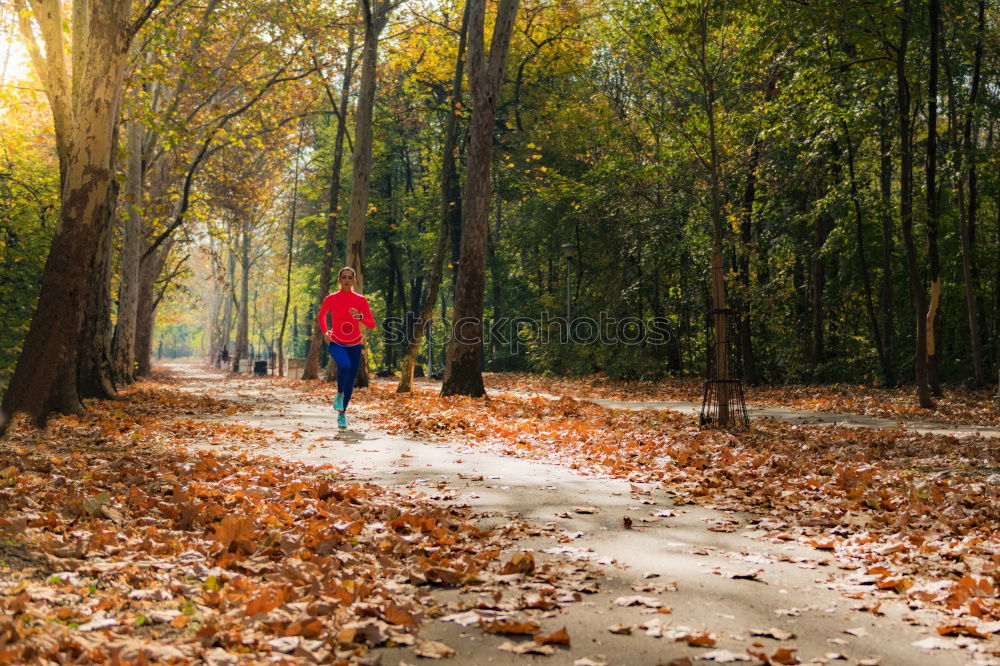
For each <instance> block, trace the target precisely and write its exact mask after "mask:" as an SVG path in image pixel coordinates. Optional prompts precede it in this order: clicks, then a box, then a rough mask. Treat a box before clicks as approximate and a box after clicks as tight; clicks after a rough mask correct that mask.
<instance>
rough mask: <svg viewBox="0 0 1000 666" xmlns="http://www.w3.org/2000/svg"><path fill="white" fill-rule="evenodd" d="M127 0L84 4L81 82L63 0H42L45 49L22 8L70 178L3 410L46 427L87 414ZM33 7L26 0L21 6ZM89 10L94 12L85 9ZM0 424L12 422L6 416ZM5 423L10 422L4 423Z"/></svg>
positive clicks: (35, 5)
mask: <svg viewBox="0 0 1000 666" xmlns="http://www.w3.org/2000/svg"><path fill="white" fill-rule="evenodd" d="M131 5H132V3H131V2H128V1H127V0H91V2H89V3H84V2H79V3H76V5H75V7H74V17H73V18H74V20H73V31H72V40H73V41H72V44H70V45H68V46H69V47H70V50H71V56H72V62H73V69H72V80H71V79H70V73H69V72H68V70H67V62H66V58H65V53H66V51H67V44H66V43H65V33H64V30H63V21H64V17H63V15H62V3H60V2H42V0H32V2H31V10H32V15H33V17H34V18H33V20H34V22H35V23H36V24H37V27H38V34H40V35H41V38H42V40H43V42H44V44H45V49H44V55H42V51H41V49H40V48H39V47H38V44H37V43H36V42H35V37H34V34H35V33H34V31H33V29H32V25H31V23H30V21H29V19H28V18H27V16H26V15H25V14H24V13H23V12H22V13H20V16H21V20H20V23H21V27H22V33H23V35H24V37H25V39H26V42H27V43H28V44H29V52H30V54H31V58H32V62H33V64H34V66H35V69H36V71H37V73H38V75H39V78H40V79H41V81H42V85H43V86H44V88H45V92H46V95H47V97H48V100H49V105H50V107H51V109H52V113H53V120H54V124H55V131H56V145H57V152H58V155H59V167H60V180H61V183H62V193H61V206H60V213H59V223H58V226H57V229H56V233H55V235H54V237H53V239H52V245H51V247H50V250H49V254H48V258H47V260H46V262H45V268H44V270H43V273H42V280H41V290H40V292H39V298H38V304H37V306H36V308H35V313H34V316H33V317H32V320H31V326H30V327H29V330H28V335H27V337H26V338H25V341H24V346H23V347H22V350H21V355H20V356H19V358H18V361H17V365H16V366H15V369H14V373H13V376H12V377H11V381H10V384H9V386H8V389H7V393H6V394H5V395H4V399H3V404H2V412H3V413H4V414H6V415H13V414H14V413H17V412H26V413H27V414H29V415H30V416H31V417H32V418H33V420H34V422H35V423H36V424H38V425H44V424H45V422H46V420H47V418H48V415H49V414H50V413H51V412H54V411H55V412H61V413H79V412H82V410H83V406H82V404H81V402H80V396H79V394H78V391H77V361H78V351H79V334H80V330H81V325H82V324H83V319H84V309H85V307H86V302H87V289H88V288H89V286H90V283H91V280H92V279H93V278H94V271H95V268H96V262H97V260H98V255H99V253H100V251H101V243H102V241H103V240H104V239H105V238H106V235H105V234H106V233H107V229H106V227H107V225H108V224H109V223H110V222H109V217H108V215H107V214H106V211H105V206H106V205H107V201H108V189H109V187H110V186H111V180H112V178H113V174H112V172H111V158H112V151H113V148H114V145H113V141H112V134H113V131H114V128H115V125H116V124H117V122H118V109H119V103H120V97H121V89H122V82H123V77H124V71H125V64H126V61H127V56H128V46H129V43H130V42H131V39H132V35H133V34H134V32H135V30H136V29H137V27H138V26H136V25H130V23H129V10H130V9H131ZM24 8H25V7H24V3H23V2H22V1H20V0H19V2H18V9H20V10H23V9H24ZM84 10H86V11H84ZM0 422H3V423H4V424H6V423H9V419H7V418H2V417H0ZM0 427H3V426H0Z"/></svg>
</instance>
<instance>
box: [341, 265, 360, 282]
mask: <svg viewBox="0 0 1000 666" xmlns="http://www.w3.org/2000/svg"><path fill="white" fill-rule="evenodd" d="M344 271H351V277H352V278H354V279H355V280H357V279H358V274H357V273H356V272H355V271H354V269H353V268H351V267H350V266H344V267H343V268H341V269H340V270H339V271H337V279H338V280H339V279H340V275H341V273H343V272H344Z"/></svg>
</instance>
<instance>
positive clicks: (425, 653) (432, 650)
mask: <svg viewBox="0 0 1000 666" xmlns="http://www.w3.org/2000/svg"><path fill="white" fill-rule="evenodd" d="M416 643H417V644H416V646H415V647H414V648H413V652H414V654H416V655H417V656H418V657H424V658H425V659H444V658H445V657H451V656H454V654H455V650H454V649H453V648H450V647H448V646H447V645H445V644H444V643H441V642H439V641H429V640H425V639H423V638H418V639H417V641H416Z"/></svg>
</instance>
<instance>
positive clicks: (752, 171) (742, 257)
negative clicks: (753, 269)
mask: <svg viewBox="0 0 1000 666" xmlns="http://www.w3.org/2000/svg"><path fill="white" fill-rule="evenodd" d="M759 165H760V138H759V137H754V140H753V145H752V146H751V148H750V164H749V166H748V167H747V182H746V185H745V186H744V188H743V207H742V210H741V211H740V253H739V261H738V262H737V269H738V272H739V279H740V287H741V291H742V294H741V299H740V300H741V303H740V305H741V306H742V307H741V308H740V312H739V313H738V316H739V331H740V339H739V344H740V351H741V352H742V356H743V378H744V379H745V380H746V382H747V383H748V384H757V383H759V382H760V376H759V375H758V374H757V362H756V359H755V358H754V353H753V336H752V331H751V327H750V298H749V297H750V254H751V251H752V247H753V206H754V200H755V199H756V197H757V168H758V166H759Z"/></svg>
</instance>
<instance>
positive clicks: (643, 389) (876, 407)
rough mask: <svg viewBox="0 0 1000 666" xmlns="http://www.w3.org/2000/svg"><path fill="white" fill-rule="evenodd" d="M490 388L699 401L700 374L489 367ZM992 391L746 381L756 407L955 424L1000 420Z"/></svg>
mask: <svg viewBox="0 0 1000 666" xmlns="http://www.w3.org/2000/svg"><path fill="white" fill-rule="evenodd" d="M485 381H486V385H487V388H488V389H495V390H503V391H521V392H525V391H527V392H538V393H547V394H555V395H560V396H567V397H572V398H585V399H594V398H608V399H614V400H685V401H696V402H700V401H701V399H702V393H703V390H704V381H703V380H701V379H664V380H657V381H624V380H612V379H608V378H607V377H604V376H600V375H595V376H592V377H583V378H575V379H574V378H566V377H542V376H539V375H528V374H515V373H490V374H487V375H486V376H485ZM991 393H992V392H991V391H985V390H984V391H967V390H961V389H955V388H949V389H946V390H945V391H944V395H943V396H941V397H940V398H935V399H934V403H935V405H934V409H922V408H921V407H919V406H917V404H916V399H915V397H914V394H913V389H912V387H904V388H898V389H882V388H873V387H871V386H860V385H856V384H832V385H831V384H821V385H803V384H795V385H789V386H782V385H773V384H772V385H762V386H748V387H747V388H746V396H747V403H748V404H750V405H754V406H758V407H788V408H793V409H804V410H812V411H820V412H837V413H853V414H865V415H868V416H878V417H880V418H885V419H894V420H898V421H933V422H937V423H950V424H954V425H984V426H985V425H1000V414H997V412H996V410H995V409H994V408H993V403H992V396H991Z"/></svg>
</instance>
